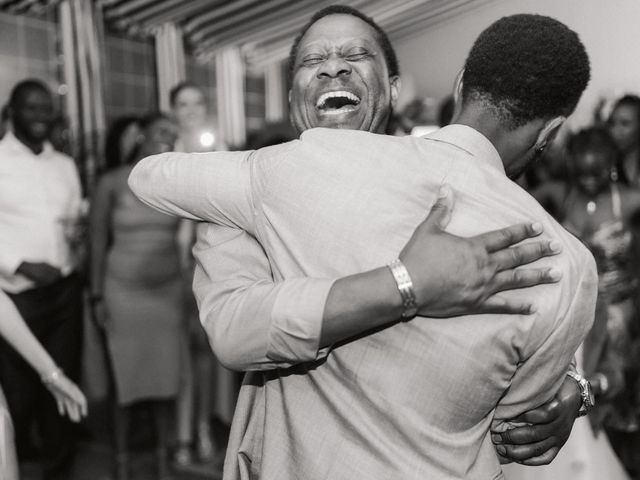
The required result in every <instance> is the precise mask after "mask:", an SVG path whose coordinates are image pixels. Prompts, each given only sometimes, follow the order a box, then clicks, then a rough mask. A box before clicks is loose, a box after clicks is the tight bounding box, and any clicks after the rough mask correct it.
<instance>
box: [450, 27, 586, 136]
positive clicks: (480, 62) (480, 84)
mask: <svg viewBox="0 0 640 480" xmlns="http://www.w3.org/2000/svg"><path fill="white" fill-rule="evenodd" d="M589 78H590V66H589V57H588V56H587V52H586V50H585V48H584V45H583V44H582V42H581V41H580V39H579V38H578V35H577V34H576V33H575V32H574V31H572V30H571V29H569V28H568V27H567V26H566V25H564V24H563V23H561V22H559V21H557V20H555V19H553V18H550V17H545V16H542V15H530V14H519V15H511V16H508V17H503V18H501V19H500V20H498V21H496V22H495V23H493V24H492V25H491V26H489V27H488V28H487V29H486V30H485V31H484V32H482V33H481V34H480V36H479V37H478V39H477V40H476V41H475V43H474V44H473V47H472V48H471V51H470V52H469V56H468V57H467V61H466V64H465V70H464V74H463V84H462V85H463V87H462V98H463V101H464V102H465V103H466V102H468V101H469V100H474V101H481V102H483V103H484V104H485V105H486V106H488V107H489V108H491V109H492V110H493V111H494V113H495V114H496V115H497V116H498V118H499V119H500V120H501V121H502V123H503V124H504V125H505V126H507V127H508V128H511V129H515V128H517V127H520V126H522V125H524V124H526V123H528V122H530V121H532V120H535V119H538V118H553V117H556V116H560V115H565V116H566V115H569V114H570V113H571V112H572V111H573V109H574V108H575V107H576V105H577V103H578V100H579V99H580V96H581V95H582V92H583V91H584V89H585V88H586V86H587V84H588V83H589Z"/></svg>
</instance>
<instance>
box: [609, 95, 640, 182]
mask: <svg viewBox="0 0 640 480" xmlns="http://www.w3.org/2000/svg"><path fill="white" fill-rule="evenodd" d="M608 129H609V133H610V134H611V137H612V138H613V140H614V141H615V143H616V145H617V147H618V149H619V150H620V152H621V154H622V156H621V157H620V161H619V165H618V166H617V169H618V174H619V176H620V178H621V179H623V180H626V181H628V182H629V183H630V184H631V185H632V186H634V187H640V97H638V96H636V95H625V96H624V97H622V98H620V99H619V100H618V101H617V102H616V104H615V106H614V107H613V110H612V111H611V115H610V116H609V120H608Z"/></svg>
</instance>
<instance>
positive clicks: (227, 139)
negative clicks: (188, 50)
mask: <svg viewBox="0 0 640 480" xmlns="http://www.w3.org/2000/svg"><path fill="white" fill-rule="evenodd" d="M244 70H245V67H244V61H243V59H242V55H241V54H240V49H239V48H237V47H225V48H222V49H221V50H219V51H218V52H217V53H216V89H217V100H218V101H217V104H218V123H219V124H220V133H221V135H222V140H223V141H224V143H226V144H227V145H229V146H231V147H239V146H242V145H243V144H244V143H245V141H246V125H245V124H246V116H245V110H244V78H245V76H244Z"/></svg>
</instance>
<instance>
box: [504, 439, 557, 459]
mask: <svg viewBox="0 0 640 480" xmlns="http://www.w3.org/2000/svg"><path fill="white" fill-rule="evenodd" d="M553 448H556V444H555V440H554V439H553V437H552V438H547V439H545V440H543V441H541V442H536V443H533V444H529V445H498V446H497V447H496V451H497V452H498V453H499V454H500V455H501V456H503V457H506V458H509V459H511V460H513V461H514V462H518V463H521V462H524V461H531V460H533V459H540V457H541V456H543V455H544V454H546V453H547V452H548V451H550V450H551V449H553ZM554 457H555V455H554ZM536 461H537V460H536Z"/></svg>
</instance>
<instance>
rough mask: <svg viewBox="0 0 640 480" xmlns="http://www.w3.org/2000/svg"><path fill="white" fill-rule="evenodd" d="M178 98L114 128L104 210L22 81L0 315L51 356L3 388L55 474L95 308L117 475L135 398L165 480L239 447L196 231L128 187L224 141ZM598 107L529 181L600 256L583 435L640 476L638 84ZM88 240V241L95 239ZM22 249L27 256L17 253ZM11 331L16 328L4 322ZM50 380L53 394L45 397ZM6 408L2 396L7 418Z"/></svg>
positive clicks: (193, 94)
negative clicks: (221, 417) (224, 441)
mask: <svg viewBox="0 0 640 480" xmlns="http://www.w3.org/2000/svg"><path fill="white" fill-rule="evenodd" d="M170 103H171V106H172V112H171V113H170V114H163V113H149V114H148V115H145V116H142V117H137V116H126V117H121V118H118V119H116V120H115V121H114V122H113V123H112V125H111V127H110V129H109V131H108V133H107V136H106V142H105V151H104V157H103V158H104V162H103V164H102V167H101V169H100V172H99V173H100V174H99V178H98V181H97V184H96V186H95V188H94V189H93V191H94V193H93V195H92V198H91V202H90V203H91V206H90V210H89V212H88V214H87V212H85V211H84V210H85V209H83V202H82V196H83V195H82V192H81V187H80V181H79V176H78V174H77V170H76V168H75V166H74V163H73V161H72V160H71V159H70V157H68V156H67V155H66V153H65V152H68V151H69V137H68V134H67V132H68V130H67V129H66V124H65V122H64V119H63V118H62V117H58V116H56V115H55V112H54V109H53V98H52V95H51V93H50V91H49V89H48V88H47V87H46V86H45V85H44V84H43V83H40V82H38V81H34V80H27V81H24V82H21V83H19V84H18V85H16V86H15V88H14V89H13V93H12V95H11V98H10V100H9V102H8V107H7V108H4V109H3V110H2V121H1V123H0V137H3V138H2V140H1V141H0V162H3V163H1V164H0V165H4V166H0V168H2V173H1V174H0V185H2V187H1V188H0V215H2V218H3V223H4V224H3V230H6V232H5V233H3V234H2V237H3V242H4V244H5V245H6V248H5V249H4V250H3V252H0V269H1V270H2V277H1V279H0V280H1V282H2V284H1V285H0V287H1V288H2V291H3V292H6V294H7V296H8V297H9V298H10V299H11V300H12V303H13V304H15V305H16V306H17V309H18V312H19V314H18V312H15V314H14V312H13V311H11V308H13V307H6V305H5V304H7V305H9V304H10V302H8V301H6V300H5V298H6V297H4V296H3V297H0V305H2V306H3V308H2V312H1V313H2V316H5V317H6V318H9V317H10V316H12V317H11V318H13V317H16V318H19V317H20V316H21V317H22V319H24V321H25V322H26V325H27V326H28V327H29V329H30V330H31V331H32V332H33V334H34V335H35V339H37V342H39V344H41V345H42V346H44V347H45V349H46V351H48V352H49V354H50V355H51V357H48V356H46V355H43V354H42V353H38V354H37V355H36V357H38V358H40V357H39V356H41V357H42V358H44V360H41V361H40V364H39V365H34V362H33V360H32V359H31V360H29V359H28V360H29V362H30V363H31V365H27V363H26V362H25V360H24V359H22V358H20V357H19V356H18V355H16V354H15V352H14V349H13V347H12V346H9V345H8V344H6V343H4V342H3V343H2V344H1V345H0V382H1V384H2V388H3V390H4V393H5V395H6V398H7V404H8V408H9V411H10V413H11V416H12V419H13V424H14V427H15V433H16V435H15V439H16V443H17V446H18V452H19V453H24V452H26V451H29V450H30V449H33V444H34V434H33V429H32V423H33V422H34V421H36V422H37V423H38V431H37V435H36V437H38V439H39V443H40V448H41V450H42V458H43V468H44V470H43V471H44V474H45V478H47V479H49V478H51V479H53V478H68V475H69V469H70V466H71V464H72V462H73V455H74V442H75V433H74V432H75V430H74V429H73V428H72V427H71V424H70V423H69V421H68V420H69V419H65V418H62V417H60V415H59V413H65V412H66V413H67V414H68V416H69V417H70V420H74V421H78V420H80V418H81V417H82V416H83V415H85V414H86V400H85V399H84V396H83V395H82V394H81V393H80V391H79V390H78V389H77V387H76V385H75V382H78V381H79V380H80V378H79V377H80V371H81V348H82V345H81V342H82V338H83V336H82V328H83V321H82V318H83V305H84V306H88V307H89V308H88V310H89V311H88V312H85V314H90V315H91V318H92V319H93V320H94V321H95V322H96V324H97V325H98V326H99V327H100V329H101V332H102V333H103V338H104V345H105V351H106V355H107V358H108V359H109V367H110V368H109V372H110V374H111V376H112V385H113V395H112V397H113V430H114V452H115V456H114V466H115V472H116V476H117V478H118V479H121V480H122V479H126V478H129V476H130V460H129V454H128V451H129V448H128V438H129V436H130V424H131V407H132V406H133V405H137V404H140V403H143V404H145V405H147V407H148V408H149V411H150V412H151V413H152V418H153V420H154V426H155V430H156V439H157V444H156V459H157V470H158V473H159V476H160V477H161V478H162V477H165V476H166V475H167V474H168V471H169V468H168V465H169V462H170V461H171V460H173V461H174V462H175V463H176V464H178V465H188V464H190V463H193V462H194V461H197V460H205V461H206V460H210V459H211V458H213V457H214V456H215V455H216V454H217V453H218V452H219V451H220V450H221V449H223V448H224V445H219V444H217V443H216V442H215V440H214V436H213V435H212V432H211V422H210V420H211V417H212V404H213V400H214V396H215V393H216V392H214V391H213V390H212V383H211V378H212V377H213V375H214V370H215V369H216V368H218V367H217V366H216V365H215V363H214V360H213V356H212V355H211V351H210V347H209V345H208V342H207V339H206V336H205V334H204V332H203V331H202V329H201V328H200V325H199V321H198V314H197V309H196V306H195V302H194V300H193V297H192V295H191V292H190V284H191V277H192V273H193V259H192V257H191V254H190V250H191V247H192V246H193V243H194V241H195V235H194V233H195V230H194V229H195V226H194V225H193V224H192V223H190V222H186V221H179V220H177V219H175V218H173V217H169V216H165V215H163V214H160V213H158V212H156V211H155V210H152V209H151V208H149V207H147V206H145V205H143V204H142V203H141V202H140V201H139V200H137V199H136V198H135V197H134V196H133V194H132V193H131V191H130V190H129V188H128V186H127V178H128V176H129V173H130V171H131V169H132V168H133V165H135V163H136V162H137V161H138V160H140V159H142V158H144V157H146V156H149V155H152V154H157V153H161V152H166V151H174V150H177V151H185V152H197V151H207V150H211V149H223V148H225V147H224V145H221V144H220V142H219V141H217V139H215V135H214V132H215V130H214V129H213V128H212V125H211V119H210V116H209V112H208V110H207V99H206V97H205V95H204V92H203V91H202V90H201V89H200V88H198V87H197V86H196V85H193V84H190V83H182V84H180V85H177V86H176V87H175V88H174V89H173V90H172V92H171V95H170ZM412 108H413V109H414V110H415V109H417V107H416V106H415V105H414V106H413V107H412ZM452 110H453V101H452V99H447V101H446V102H445V103H443V108H442V111H441V114H440V115H439V118H438V122H439V123H440V125H444V124H446V123H448V120H449V119H450V118H451V113H452ZM408 117H411V118H398V119H397V122H396V128H395V131H396V132H403V133H406V132H408V130H410V129H411V128H413V127H414V126H415V125H416V124H417V123H419V120H417V119H418V118H419V115H417V114H415V115H414V114H412V115H408ZM595 118H596V120H595V121H594V125H593V126H590V127H588V128H584V129H582V130H580V131H578V132H575V133H570V134H566V135H564V136H562V137H561V138H559V139H557V141H556V142H555V144H554V146H553V148H550V149H548V150H547V152H546V156H545V158H542V159H541V160H540V162H539V164H538V168H537V169H536V170H535V171H534V172H533V173H529V174H528V175H527V176H526V178H522V179H521V183H522V185H523V187H524V188H526V189H527V190H529V192H530V193H531V194H532V195H533V196H534V197H535V198H536V199H537V200H538V201H539V202H540V203H541V204H542V205H543V206H544V207H545V208H546V209H547V210H548V211H549V212H550V213H551V214H552V215H554V217H555V218H556V219H557V220H558V221H559V222H560V223H561V224H562V225H563V226H564V227H565V228H566V229H567V230H569V231H570V232H572V233H573V234H574V235H575V236H577V237H578V238H580V239H581V240H582V241H583V242H584V243H585V244H586V245H587V246H588V247H589V249H590V250H591V251H592V253H593V254H594V257H595V258H596V261H597V265H598V270H599V282H600V284H599V299H598V308H597V312H596V313H597V315H596V322H595V325H594V327H593V330H592V332H591V334H590V335H589V337H588V339H587V341H585V343H584V344H583V346H582V347H581V351H580V354H579V355H580V358H579V360H578V361H579V363H580V366H581V369H582V370H583V371H584V372H585V373H586V374H587V376H588V378H589V380H590V382H591V385H592V387H593V390H594V392H595V395H596V397H597V408H596V410H595V411H594V412H593V413H592V414H591V415H590V416H589V417H588V418H589V421H590V430H589V431H586V432H587V433H584V431H583V433H581V435H592V436H593V437H594V438H596V437H599V436H600V435H606V437H607V438H608V439H609V441H610V443H611V445H612V447H613V449H614V451H615V453H616V454H617V456H618V457H619V459H620V460H621V462H622V464H623V465H624V467H625V468H626V469H627V470H628V472H629V473H630V474H631V475H639V474H640V321H639V310H638V307H639V305H638V301H637V299H638V285H639V282H638V277H639V276H640V242H638V241H637V239H638V238H639V237H638V235H640V97H636V96H633V95H626V96H624V97H622V98H621V99H619V100H618V101H617V102H616V103H615V105H614V106H613V109H612V110H611V113H610V114H609V115H606V116H603V115H596V116H595ZM291 138H293V133H292V131H291V130H290V129H289V128H288V127H287V126H283V127H279V126H276V127H274V129H272V130H270V131H269V132H263V133H262V134H260V135H256V136H254V137H253V138H251V141H250V143H251V145H250V146H252V147H254V148H258V147H262V146H266V145H269V144H273V143H279V142H282V141H286V140H288V139H291ZM4 157H11V158H4ZM9 160H10V161H11V165H12V167H9V166H8V165H9V163H8V162H9ZM5 167H6V168H5ZM8 168H11V170H8ZM5 170H6V171H5ZM3 177H4V178H3ZM87 225H88V227H89V228H88V229H87V228H86V227H87ZM11 229H15V231H11V232H9V230H11ZM87 231H88V233H89V235H87ZM87 244H88V245H90V248H89V249H87V248H83V245H87ZM3 248H4V247H3ZM87 251H89V252H90V253H89V255H86V252H87ZM13 258H24V259H27V261H24V262H22V263H21V264H19V265H14V264H13V263H12V262H14V260H13ZM43 258H44V259H48V260H47V261H42V259H43ZM28 259H38V261H35V260H34V261H33V262H31V261H28ZM54 265H58V266H54ZM87 267H88V268H87ZM82 272H89V273H88V274H87V273H84V274H82ZM3 295H4V294H3ZM5 307H6V308H5ZM22 319H20V321H22ZM1 326H2V324H1V323H0V327H1ZM29 329H26V330H27V331H28V330H29ZM0 334H2V336H6V332H5V330H2V329H0ZM35 339H34V340H33V341H34V343H35V342H36V340H35ZM12 345H14V344H13V343H12ZM14 346H15V345H14ZM34 348H35V347H34ZM41 351H44V350H43V349H41ZM38 355H39V356H38ZM32 367H33V368H36V370H37V372H38V373H35V371H33V370H32ZM38 374H39V375H38ZM41 378H42V381H41ZM230 381H231V382H232V383H233V382H235V378H233V377H231V378H230ZM44 390H49V392H51V393H52V394H53V395H40V391H44ZM231 390H233V388H231ZM35 399H38V400H37V401H35ZM27 400H28V401H27ZM1 407H2V395H1V392H0V419H1V414H2V408H1ZM172 421H173V422H174V423H173V424H172V423H171V422H172ZM0 425H2V423H0ZM5 441H7V442H8V439H5ZM170 452H171V454H172V456H173V457H172V458H171V455H170ZM0 453H2V439H1V438H0Z"/></svg>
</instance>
